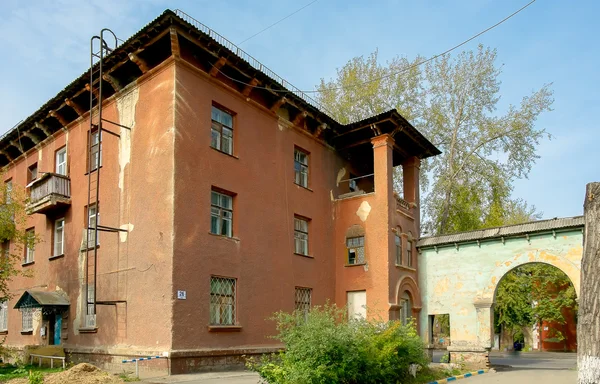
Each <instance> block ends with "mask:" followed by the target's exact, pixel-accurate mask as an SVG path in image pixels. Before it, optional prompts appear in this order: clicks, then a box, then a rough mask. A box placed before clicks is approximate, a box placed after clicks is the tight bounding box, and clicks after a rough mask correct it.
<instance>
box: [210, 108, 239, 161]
mask: <svg viewBox="0 0 600 384" xmlns="http://www.w3.org/2000/svg"><path fill="white" fill-rule="evenodd" d="M214 110H217V111H219V116H220V115H221V114H222V113H225V114H226V115H228V116H230V117H231V126H228V125H227V124H226V122H224V120H223V119H219V120H215V118H214V117H215V116H214V114H213V112H214ZM234 117H235V114H234V113H233V112H232V111H231V110H229V109H227V108H224V107H222V106H220V105H216V104H212V105H211V109H210V121H211V123H210V147H211V148H213V149H215V150H217V151H219V152H221V153H224V154H226V155H229V156H234V125H235V122H234ZM227 130H228V131H230V132H231V134H230V135H224V132H225V131H227ZM213 134H216V135H218V137H217V144H216V145H213ZM224 136H225V137H227V138H228V139H229V151H226V150H224V149H223V137H224Z"/></svg>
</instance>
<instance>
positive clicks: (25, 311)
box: [21, 308, 35, 332]
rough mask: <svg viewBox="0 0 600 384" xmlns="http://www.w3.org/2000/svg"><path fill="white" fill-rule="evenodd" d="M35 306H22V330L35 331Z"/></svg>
mask: <svg viewBox="0 0 600 384" xmlns="http://www.w3.org/2000/svg"><path fill="white" fill-rule="evenodd" d="M34 313H35V308H21V332H33V315H34Z"/></svg>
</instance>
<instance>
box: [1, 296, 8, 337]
mask: <svg viewBox="0 0 600 384" xmlns="http://www.w3.org/2000/svg"><path fill="white" fill-rule="evenodd" d="M6 331H8V301H3V302H1V303H0V332H6Z"/></svg>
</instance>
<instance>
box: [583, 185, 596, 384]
mask: <svg viewBox="0 0 600 384" xmlns="http://www.w3.org/2000/svg"><path fill="white" fill-rule="evenodd" d="M583 212H584V215H585V232H584V237H583V258H582V260H581V292H580V297H579V321H578V325H577V340H578V343H577V367H578V370H579V380H578V383H579V384H598V383H600V246H599V245H600V244H599V243H600V233H599V232H600V223H599V222H598V220H600V183H589V184H588V185H587V187H586V193H585V201H584V204H583Z"/></svg>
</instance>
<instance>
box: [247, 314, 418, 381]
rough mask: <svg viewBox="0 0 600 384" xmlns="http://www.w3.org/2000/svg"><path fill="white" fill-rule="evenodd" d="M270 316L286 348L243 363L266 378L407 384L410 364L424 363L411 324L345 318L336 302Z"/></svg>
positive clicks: (410, 379)
mask: <svg viewBox="0 0 600 384" xmlns="http://www.w3.org/2000/svg"><path fill="white" fill-rule="evenodd" d="M273 320H275V321H276V322H277V331H278V335H277V336H276V337H275V338H276V339H278V340H280V341H282V342H283V343H284V344H285V345H286V350H285V351H284V352H281V353H279V354H273V355H271V356H263V357H262V358H261V359H258V360H257V359H249V360H248V364H247V365H248V367H249V368H250V369H252V370H254V371H256V372H258V373H259V374H260V376H261V377H262V378H263V379H264V380H266V381H267V382H269V383H278V384H292V383H293V384H317V383H319V384H320V383H348V384H353V383H381V382H386V383H396V382H401V383H410V382H412V381H414V379H413V377H412V376H411V375H410V373H409V366H410V365H411V364H417V365H419V366H424V365H427V358H426V356H425V353H424V350H423V343H422V341H421V340H420V338H419V336H418V335H417V333H416V331H415V329H414V326H413V325H412V324H411V325H408V326H403V325H401V324H400V323H399V322H397V321H392V322H377V321H366V320H351V321H348V320H347V316H346V312H345V311H343V310H340V309H338V308H337V307H335V306H334V305H325V306H323V307H314V308H312V309H311V311H310V313H309V314H308V316H306V318H305V317H304V316H303V315H302V314H300V313H292V314H289V313H283V312H279V313H277V314H275V316H274V318H273Z"/></svg>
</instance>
